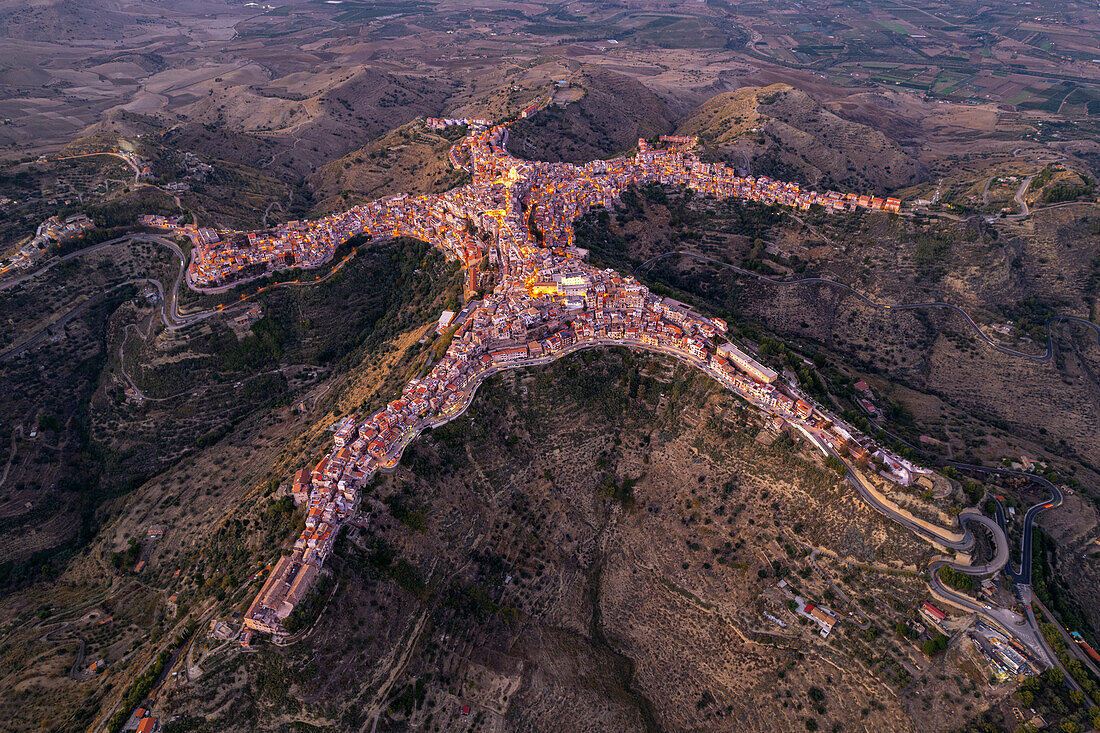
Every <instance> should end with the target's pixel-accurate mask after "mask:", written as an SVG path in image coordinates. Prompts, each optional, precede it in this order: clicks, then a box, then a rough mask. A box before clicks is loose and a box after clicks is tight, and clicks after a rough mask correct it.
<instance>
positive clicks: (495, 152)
mask: <svg viewBox="0 0 1100 733" xmlns="http://www.w3.org/2000/svg"><path fill="white" fill-rule="evenodd" d="M432 119H433V122H434V124H435V125H436V126H439V125H443V126H444V127H445V126H447V125H450V124H470V125H471V129H473V130H474V132H473V133H472V134H470V135H468V136H467V137H465V138H464V139H463V140H462V141H461V142H459V143H458V144H456V145H455V146H454V147H453V148H451V150H450V152H449V158H450V161H451V163H452V164H453V165H455V166H457V167H461V168H465V169H467V170H469V171H470V172H471V174H472V175H473V178H474V182H473V183H470V184H468V185H466V186H462V187H459V188H455V189H452V190H451V191H448V192H446V193H443V194H432V195H425V196H406V195H403V194H398V195H395V196H387V197H386V198H383V199H380V200H378V201H373V202H371V203H369V204H363V205H360V206H355V207H353V208H351V209H349V210H347V211H344V212H341V213H338V214H333V215H331V216H327V217H324V218H322V219H318V220H316V221H290V222H286V223H285V224H280V225H279V226H277V227H274V228H272V229H264V230H256V231H250V232H238V231H220V232H219V231H214V230H212V229H208V228H200V227H195V226H191V225H181V224H178V223H176V222H174V221H172V220H167V219H164V218H163V217H155V216H150V217H146V221H145V223H146V224H148V225H149V226H154V227H158V228H163V229H169V230H172V231H174V232H175V233H176V234H179V235H181V236H186V237H189V238H190V239H191V240H192V242H193V244H194V256H193V257H192V261H191V265H190V267H189V268H188V273H187V277H188V281H189V283H190V284H191V285H192V286H194V287H198V288H204V287H206V288H209V287H217V286H220V285H224V284H227V283H231V282H234V281H236V280H240V279H244V278H248V277H253V276H260V275H263V274H265V273H268V272H271V271H274V270H278V269H282V268H287V267H303V268H310V267H317V266H319V265H321V264H323V263H325V262H327V261H328V260H329V259H330V258H331V257H332V256H333V253H334V252H335V251H336V248H337V247H339V246H340V245H341V244H342V243H343V242H346V241H347V240H348V239H350V238H351V237H354V236H356V235H366V236H368V237H388V236H410V237H417V238H420V239H424V240H426V241H429V242H431V243H433V244H436V245H439V246H440V247H442V248H443V249H444V250H446V251H447V252H449V253H451V254H453V255H454V256H456V257H457V258H459V259H460V260H462V262H463V263H465V264H470V263H473V262H475V261H477V260H479V259H480V258H481V257H482V256H483V255H484V254H485V252H486V250H487V249H488V244H489V243H491V242H494V241H496V240H497V239H498V238H503V239H504V240H505V241H518V240H519V239H522V238H523V236H524V234H523V233H524V232H525V231H529V232H530V233H531V234H532V236H534V237H535V241H536V243H537V244H539V245H542V246H544V247H547V248H550V249H557V248H564V247H570V246H572V244H573V241H572V240H573V226H572V224H573V220H574V219H575V218H576V217H578V216H580V215H582V214H584V213H585V212H587V211H588V210H589V209H590V208H591V207H592V206H611V205H612V204H613V202H614V200H615V199H616V198H617V197H618V196H619V194H620V193H621V192H622V190H623V189H624V188H626V187H627V186H630V185H638V184H647V183H661V184H667V185H683V186H687V187H690V188H693V189H695V190H697V191H701V192H704V193H707V194H709V195H712V196H716V197H721V198H727V197H736V198H740V199H745V200H751V201H760V202H763V203H768V204H782V205H786V206H792V207H796V208H800V209H809V208H810V207H811V206H813V205H815V204H816V205H820V206H822V207H824V208H825V209H826V210H827V211H833V212H835V211H852V210H856V209H860V208H862V209H871V210H883V211H898V210H899V208H900V205H901V203H900V201H898V200H897V199H893V198H878V197H872V196H866V195H864V196H858V195H856V194H852V193H847V194H841V193H838V192H836V191H828V192H825V193H821V192H818V191H812V190H807V189H804V188H802V187H801V186H800V185H799V184H797V183H790V182H784V181H775V180H772V179H770V178H767V177H764V176H760V177H753V176H739V175H737V172H736V171H735V170H733V169H732V168H730V167H729V166H726V165H722V164H712V163H703V162H701V161H700V160H699V159H698V157H697V156H696V155H695V153H694V152H693V147H694V145H695V142H696V140H695V138H693V137H677V136H664V137H663V138H662V142H665V143H667V146H666V147H661V148H652V147H650V145H649V144H648V143H647V142H646V141H645V140H639V141H638V152H637V154H635V155H634V157H632V158H615V159H612V160H595V161H592V162H590V163H587V164H585V165H583V166H576V165H571V164H568V163H535V162H527V161H522V160H519V159H517V158H514V157H512V156H511V155H509V154H507V153H506V152H505V151H504V142H505V141H506V139H507V135H508V129H507V128H506V127H504V126H497V127H492V128H486V127H485V125H484V123H485V122H486V120H482V119H453V120H452V119H450V118H432ZM474 123H476V124H474ZM516 196H519V197H520V200H521V201H522V202H523V206H509V203H510V202H511V203H514V199H515V198H516Z"/></svg>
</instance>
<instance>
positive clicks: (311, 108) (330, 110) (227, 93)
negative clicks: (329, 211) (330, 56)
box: [175, 67, 450, 175]
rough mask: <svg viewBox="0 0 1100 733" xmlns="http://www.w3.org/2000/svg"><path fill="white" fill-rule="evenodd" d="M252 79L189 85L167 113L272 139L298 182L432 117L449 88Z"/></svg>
mask: <svg viewBox="0 0 1100 733" xmlns="http://www.w3.org/2000/svg"><path fill="white" fill-rule="evenodd" d="M253 77H254V75H250V76H244V75H242V78H241V79H240V80H239V81H237V82H236V83H232V82H233V79H232V78H231V77H229V76H226V77H219V78H218V79H216V80H211V81H209V82H207V83H205V84H199V85H196V86H195V88H194V89H193V90H192V91H193V93H194V94H195V95H198V96H199V99H198V100H197V101H195V102H192V103H190V104H187V105H186V106H183V107H180V108H179V109H178V110H175V111H176V113H177V114H179V115H180V116H182V117H183V118H185V119H187V120H189V121H192V122H199V123H204V124H208V125H214V126H215V127H217V128H224V129H225V130H227V131H230V132H240V133H247V134H249V135H253V136H257V137H267V138H273V139H274V141H275V142H277V143H278V144H280V145H281V146H282V151H281V154H280V156H279V157H280V158H283V160H282V161H281V162H282V163H283V164H284V165H289V166H292V167H293V168H294V169H295V170H297V171H298V172H299V173H301V174H303V175H305V174H308V173H310V172H312V171H313V170H314V169H315V167H316V166H317V165H318V164H319V162H322V161H326V160H331V159H333V158H335V157H338V156H341V155H343V154H345V153H346V152H348V151H349V150H352V149H354V148H356V147H358V146H360V145H362V144H364V143H365V142H367V141H369V140H370V139H372V138H374V137H377V136H378V135H381V134H382V133H383V132H385V131H386V130H391V129H393V128H395V127H397V126H398V125H401V124H403V123H405V122H407V121H409V120H410V119H413V118H415V117H417V116H421V115H425V114H435V113H437V112H439V110H440V108H441V106H442V103H443V100H444V99H445V98H446V96H447V94H448V90H449V88H450V85H448V84H445V83H443V82H442V81H441V80H435V79H431V78H424V77H413V76H407V75H406V76H397V75H394V74H389V73H383V72H379V71H376V70H374V69H369V68H365V67H357V68H351V69H341V70H340V71H339V72H333V73H331V74H328V75H322V76H321V77H320V78H318V77H316V76H311V77H305V78H301V79H299V78H297V76H296V75H290V76H288V77H284V78H281V79H278V80H276V81H273V82H270V83H267V84H259V83H257V82H256V79H255V78H253ZM272 162H274V161H272ZM257 163H259V161H254V162H253V164H257Z"/></svg>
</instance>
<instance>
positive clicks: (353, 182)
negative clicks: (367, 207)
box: [309, 122, 468, 211]
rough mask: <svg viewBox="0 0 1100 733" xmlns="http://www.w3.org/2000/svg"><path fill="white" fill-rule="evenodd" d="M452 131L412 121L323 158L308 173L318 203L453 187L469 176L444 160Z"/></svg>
mask: <svg viewBox="0 0 1100 733" xmlns="http://www.w3.org/2000/svg"><path fill="white" fill-rule="evenodd" d="M456 135H457V133H449V134H448V136H446V137H444V136H441V135H438V134H436V133H433V132H430V131H428V130H427V129H426V128H425V127H424V125H423V124H422V123H420V122H413V123H410V124H408V125H402V126H401V127H399V128H398V129H396V130H393V131H391V132H388V133H386V134H385V135H383V136H381V137H379V138H377V139H375V140H371V141H370V142H369V143H367V144H366V145H364V146H363V147H361V148H359V149H358V150H354V151H352V152H350V153H348V154H347V155H345V156H344V157H342V158H338V159H337V160H334V161H332V162H331V163H327V164H326V165H324V166H323V167H321V168H320V169H319V170H318V171H317V172H316V173H315V174H314V175H313V176H311V177H310V178H309V184H310V186H311V188H312V191H313V196H314V199H315V201H316V209H317V210H318V211H334V210H337V209H345V208H347V207H349V206H353V205H355V204H357V203H361V202H363V201H371V200H373V199H377V198H380V197H382V196H387V195H389V194H393V193H407V194H410V195H415V194H421V193H432V192H435V191H445V190H447V189H449V188H453V187H454V186H455V185H458V184H460V183H462V182H463V181H464V180H466V178H467V177H468V175H467V174H466V173H465V172H463V171H459V170H456V169H454V168H452V167H451V164H450V162H449V161H448V160H447V150H448V149H449V148H450V147H451V145H453V144H454V140H453V139H452V138H454V137H456Z"/></svg>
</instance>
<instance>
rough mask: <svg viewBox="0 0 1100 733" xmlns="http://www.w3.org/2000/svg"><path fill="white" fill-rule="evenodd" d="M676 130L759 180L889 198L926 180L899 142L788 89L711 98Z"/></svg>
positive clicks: (751, 90) (756, 89) (742, 90)
mask: <svg viewBox="0 0 1100 733" xmlns="http://www.w3.org/2000/svg"><path fill="white" fill-rule="evenodd" d="M677 133H678V134H682V135H697V136H698V137H699V138H700V140H701V141H702V142H703V143H704V144H705V145H706V146H708V147H710V148H712V149H713V150H714V152H715V154H716V155H718V157H721V158H723V159H726V160H728V161H729V162H730V163H731V164H733V165H737V166H744V167H746V168H749V169H750V171H751V172H752V173H753V174H755V175H767V176H771V177H775V178H782V179H785V180H796V181H800V182H802V183H806V184H809V185H812V186H815V187H818V188H837V189H840V190H854V191H866V190H870V191H874V192H876V193H885V192H887V191H890V190H892V189H896V188H900V187H902V186H907V185H911V184H913V183H917V182H919V181H921V180H924V179H925V178H926V177H927V172H926V170H925V168H924V166H923V165H922V164H921V163H919V162H918V161H917V160H915V159H914V158H913V157H911V156H910V155H908V154H907V153H906V152H905V151H904V150H903V149H902V148H901V146H900V145H898V144H897V143H896V142H895V141H893V140H891V139H890V138H888V137H886V136H885V135H883V134H882V133H881V132H879V131H877V130H875V129H873V128H871V127H868V126H867V125H862V124H860V123H858V122H853V121H851V120H848V119H845V118H843V117H841V116H839V115H837V114H835V113H834V112H831V111H829V110H828V109H826V108H825V107H823V106H821V105H820V104H819V103H818V102H817V101H815V100H814V99H813V98H812V97H810V95H808V94H806V93H805V92H803V91H801V90H799V89H795V88H793V87H790V86H788V85H786V84H772V85H770V86H766V87H742V88H740V89H736V90H734V91H732V92H726V93H724V94H719V95H717V96H715V97H712V98H711V99H709V100H707V101H706V102H704V103H703V104H702V105H700V106H699V108H698V109H697V110H696V111H695V112H694V113H692V114H691V115H689V116H688V117H687V118H686V119H684V120H683V121H681V123H680V124H679V126H678V129H677ZM750 161H751V162H750Z"/></svg>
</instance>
